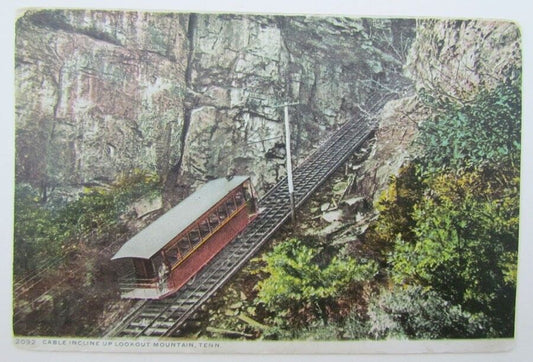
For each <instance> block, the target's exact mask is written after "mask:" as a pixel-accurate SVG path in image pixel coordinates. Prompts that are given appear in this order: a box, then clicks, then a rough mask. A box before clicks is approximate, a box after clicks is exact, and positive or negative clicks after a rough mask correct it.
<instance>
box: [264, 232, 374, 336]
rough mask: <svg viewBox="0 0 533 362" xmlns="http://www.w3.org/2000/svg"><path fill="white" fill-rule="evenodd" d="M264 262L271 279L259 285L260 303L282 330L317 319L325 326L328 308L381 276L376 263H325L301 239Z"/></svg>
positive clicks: (284, 245)
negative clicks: (352, 289) (357, 286)
mask: <svg viewBox="0 0 533 362" xmlns="http://www.w3.org/2000/svg"><path fill="white" fill-rule="evenodd" d="M326 259H328V258H326ZM263 261H264V262H265V263H266V266H265V268H264V270H265V272H266V273H268V278H266V279H264V280H262V281H260V282H259V283H258V284H257V289H258V291H259V292H258V295H257V302H259V303H260V304H262V305H264V307H265V308H266V310H267V311H269V312H271V314H272V315H273V316H274V324H276V325H278V326H280V327H282V328H294V327H298V326H302V325H306V324H308V323H309V322H311V321H312V320H315V319H316V318H319V319H320V320H322V321H323V322H324V323H325V322H326V321H327V317H328V313H327V311H328V308H331V307H332V306H333V305H334V303H335V299H336V298H337V297H339V296H340V295H342V293H343V292H344V291H346V290H347V288H348V287H349V286H350V285H352V284H353V283H358V282H363V281H367V280H369V279H371V278H372V277H373V276H374V275H375V274H376V273H377V265H376V264H375V263H374V262H368V263H366V264H363V263H358V262H357V261H356V260H355V259H352V258H348V257H344V258H341V257H337V256H334V257H332V258H330V259H329V260H324V259H323V258H322V256H321V255H320V250H319V249H318V248H311V247H308V246H306V245H304V244H303V243H302V242H300V241H299V240H297V239H290V240H287V241H285V242H283V243H281V244H279V245H277V246H276V247H275V248H274V249H273V250H272V251H271V252H270V253H267V254H266V255H265V256H264V257H263Z"/></svg>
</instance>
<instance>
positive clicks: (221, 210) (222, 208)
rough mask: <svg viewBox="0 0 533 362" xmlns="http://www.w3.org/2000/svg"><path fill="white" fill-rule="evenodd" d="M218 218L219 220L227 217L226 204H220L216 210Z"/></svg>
mask: <svg viewBox="0 0 533 362" xmlns="http://www.w3.org/2000/svg"><path fill="white" fill-rule="evenodd" d="M217 214H218V218H219V219H220V221H222V220H225V219H226V218H227V217H228V211H227V210H226V205H220V207H219V208H218V210H217Z"/></svg>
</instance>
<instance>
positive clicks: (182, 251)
mask: <svg viewBox="0 0 533 362" xmlns="http://www.w3.org/2000/svg"><path fill="white" fill-rule="evenodd" d="M522 48H523V46H522V33H521V29H520V27H519V25H518V24H517V23H515V22H513V21H510V20H494V19H477V18H476V19H454V18H446V19H444V18H431V17H427V18H408V17H403V18H402V17H368V16H367V17H353V16H333V15H328V16H326V15H285V14H275V15H274V14H273V15H268V14H253V13H230V12H228V13H202V12H180V11H151V10H98V9H68V8H28V9H21V10H19V12H18V15H17V19H16V23H15V46H14V59H15V60H14V67H15V68H14V74H15V89H14V91H15V110H14V113H15V117H14V118H15V127H14V128H15V193H14V205H15V208H14V236H13V311H12V313H13V315H12V329H13V334H14V335H13V338H14V343H15V345H16V346H17V347H21V348H26V349H34V350H60V351H80V350H81V351H98V352H105V351H114V352H116V351H119V352H147V353H153V352H168V353H330V354H334V353H400V352H402V353H403V352H479V351H483V352H493V351H506V350H509V349H510V348H512V347H513V345H514V339H515V327H516V325H515V320H516V319H515V316H516V313H515V309H516V308H515V305H516V287H517V274H518V273H517V270H518V247H519V229H520V228H519V226H520V219H519V211H520V195H521V194H520V191H521V188H520V180H521V179H520V175H521V173H520V170H521V150H522V142H521V139H522V138H521V130H522V67H523V64H522V52H523V49H522Z"/></svg>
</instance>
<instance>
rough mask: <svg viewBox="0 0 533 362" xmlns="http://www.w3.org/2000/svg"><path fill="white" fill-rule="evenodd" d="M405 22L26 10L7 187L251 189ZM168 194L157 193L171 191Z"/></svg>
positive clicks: (344, 105)
mask: <svg viewBox="0 0 533 362" xmlns="http://www.w3.org/2000/svg"><path fill="white" fill-rule="evenodd" d="M413 26H414V22H413V21H412V20H388V19H385V20H383V19H351V18H332V17H285V16H254V15H229V14H226V15H225V14H221V15H214V14H209V15H208V14H179V13H144V12H119V11H82V10H42V11H34V10H32V11H28V12H26V13H25V14H23V15H22V16H21V17H20V18H19V20H18V22H17V34H16V92H17V94H16V122H17V124H16V131H17V141H16V142H17V145H16V157H17V181H19V182H28V183H32V184H33V185H34V186H36V187H39V188H41V190H42V191H43V194H44V195H46V190H47V189H51V188H54V187H64V186H67V185H68V186H73V187H79V186H80V185H84V184H85V185H86V184H92V183H94V182H104V183H105V182H108V181H110V180H112V179H113V178H114V176H115V175H116V174H117V173H118V172H120V171H124V170H128V169H132V168H143V169H148V170H153V171H156V172H158V173H159V174H160V176H161V178H162V180H163V181H165V180H167V179H168V180H169V183H171V184H172V185H170V186H172V187H173V186H176V184H177V181H176V179H177V177H178V175H179V177H180V180H181V181H180V183H181V184H186V185H190V184H194V183H195V182H204V181H205V180H206V179H207V178H210V177H220V176H224V175H226V174H227V173H244V174H250V175H252V177H253V179H254V182H255V184H256V185H257V187H258V189H259V190H260V191H262V190H264V189H266V188H268V187H269V185H271V184H273V183H274V182H276V181H277V180H278V179H279V178H280V177H282V176H283V175H284V172H285V171H284V166H283V165H284V157H285V155H284V152H285V151H284V146H285V145H284V139H283V137H282V135H283V122H282V110H281V108H280V107H279V106H280V104H282V103H284V102H288V101H289V102H294V103H298V105H295V106H292V107H291V109H290V116H291V127H292V132H293V135H294V137H293V139H292V145H291V147H292V148H293V154H294V157H295V162H296V163H298V161H299V160H301V159H303V158H305V157H306V156H307V155H308V154H309V152H310V151H311V150H312V149H313V148H314V147H316V145H317V144H318V143H319V142H320V141H321V140H322V139H324V137H326V136H327V134H328V133H329V132H331V131H332V130H333V129H334V128H336V127H337V125H338V124H341V123H343V122H345V121H346V120H347V119H351V118H353V117H354V116H355V115H356V114H357V113H358V112H360V109H361V108H364V107H365V102H366V100H367V98H368V97H369V94H371V93H375V92H379V91H385V88H384V87H385V85H386V84H387V82H389V81H390V80H391V79H392V78H394V76H395V74H397V73H398V72H399V71H400V70H401V67H402V64H403V61H404V60H405V54H406V52H405V49H406V44H408V43H409V39H410V37H411V38H412V36H413ZM172 187H170V188H168V190H169V192H170V193H172V192H174V190H173V189H172Z"/></svg>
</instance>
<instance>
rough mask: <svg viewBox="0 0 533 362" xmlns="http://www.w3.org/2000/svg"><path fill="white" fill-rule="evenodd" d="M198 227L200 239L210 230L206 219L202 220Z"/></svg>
mask: <svg viewBox="0 0 533 362" xmlns="http://www.w3.org/2000/svg"><path fill="white" fill-rule="evenodd" d="M199 228H200V234H201V235H202V239H203V238H205V237H206V236H207V235H209V233H210V232H211V230H209V225H208V224H207V219H206V220H204V221H202V222H201V223H200V225H199Z"/></svg>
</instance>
